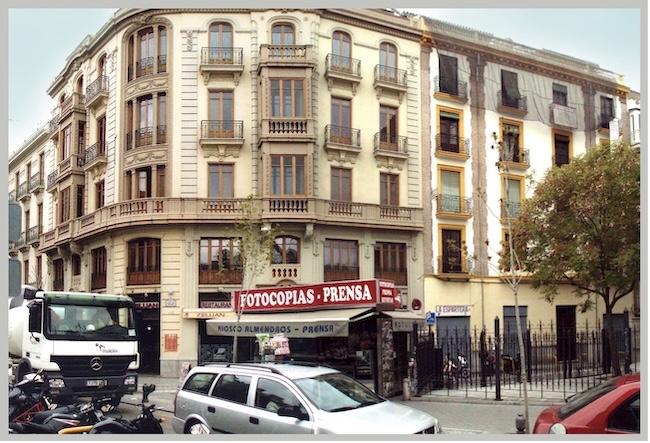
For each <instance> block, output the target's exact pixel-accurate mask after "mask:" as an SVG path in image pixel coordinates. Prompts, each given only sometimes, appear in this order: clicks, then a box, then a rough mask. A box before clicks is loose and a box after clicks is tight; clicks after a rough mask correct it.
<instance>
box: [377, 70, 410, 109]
mask: <svg viewBox="0 0 650 443" xmlns="http://www.w3.org/2000/svg"><path fill="white" fill-rule="evenodd" d="M373 86H374V87H375V91H376V93H377V98H379V97H381V96H382V95H383V94H384V92H386V91H387V92H391V93H397V94H398V96H399V100H400V102H401V101H402V98H403V97H404V94H405V93H406V91H407V89H408V83H407V72H406V70H404V69H398V68H395V67H393V66H385V65H376V66H375V79H374V83H373Z"/></svg>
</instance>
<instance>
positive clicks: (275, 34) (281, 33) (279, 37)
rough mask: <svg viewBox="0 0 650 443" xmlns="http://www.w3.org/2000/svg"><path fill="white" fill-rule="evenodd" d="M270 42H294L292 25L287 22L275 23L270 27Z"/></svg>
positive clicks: (286, 44)
mask: <svg viewBox="0 0 650 443" xmlns="http://www.w3.org/2000/svg"><path fill="white" fill-rule="evenodd" d="M271 44H273V45H280V46H289V45H295V44H296V38H295V33H294V30H293V26H292V25H290V24H289V23H276V24H275V25H273V28H271Z"/></svg>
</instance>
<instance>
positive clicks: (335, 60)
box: [332, 31, 352, 70]
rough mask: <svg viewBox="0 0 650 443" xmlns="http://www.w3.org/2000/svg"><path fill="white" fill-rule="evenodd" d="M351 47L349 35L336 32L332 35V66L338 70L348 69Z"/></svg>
mask: <svg viewBox="0 0 650 443" xmlns="http://www.w3.org/2000/svg"><path fill="white" fill-rule="evenodd" d="M351 56H352V45H351V39H350V35H349V34H347V33H345V32H341V31H336V32H334V34H333V35H332V64H333V65H334V66H335V67H337V68H340V69H345V70H349V69H350V57H351Z"/></svg>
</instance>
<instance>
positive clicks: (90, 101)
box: [86, 75, 109, 108]
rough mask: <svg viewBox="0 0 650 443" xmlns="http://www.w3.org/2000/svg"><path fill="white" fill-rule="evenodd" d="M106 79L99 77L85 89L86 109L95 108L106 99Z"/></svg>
mask: <svg viewBox="0 0 650 443" xmlns="http://www.w3.org/2000/svg"><path fill="white" fill-rule="evenodd" d="M108 81H109V80H108V77H107V76H105V75H101V76H99V77H97V79H96V80H94V81H93V82H92V83H91V84H89V85H88V86H87V87H86V107H88V108H96V107H98V106H101V105H102V104H106V100H107V99H108Z"/></svg>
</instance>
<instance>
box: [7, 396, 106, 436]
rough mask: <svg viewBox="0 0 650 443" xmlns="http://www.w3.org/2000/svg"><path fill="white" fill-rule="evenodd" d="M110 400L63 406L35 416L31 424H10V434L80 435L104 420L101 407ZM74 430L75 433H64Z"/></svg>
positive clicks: (95, 400)
mask: <svg viewBox="0 0 650 443" xmlns="http://www.w3.org/2000/svg"><path fill="white" fill-rule="evenodd" d="M109 401H110V398H109V399H93V400H92V402H90V403H79V404H74V405H66V406H61V407H58V408H55V409H51V410H48V411H42V412H38V413H36V414H34V417H33V418H32V420H31V421H29V422H21V423H15V422H14V423H9V433H15V434H57V433H66V434H68V433H75V434H80V433H84V432H88V431H90V429H91V428H92V426H93V425H94V424H96V423H99V422H100V421H102V420H103V419H104V414H103V413H102V410H101V407H102V405H103V404H105V403H106V402H109ZM72 428H74V432H69V431H68V432H63V431H67V430H68V429H72Z"/></svg>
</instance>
